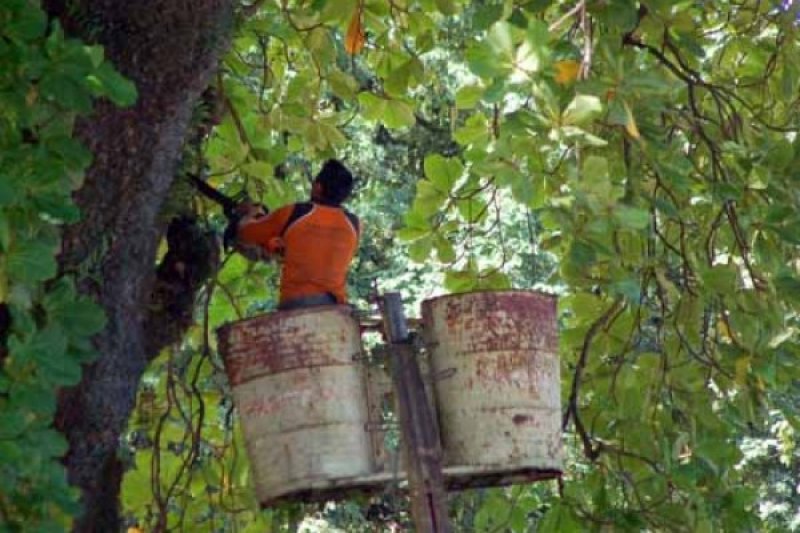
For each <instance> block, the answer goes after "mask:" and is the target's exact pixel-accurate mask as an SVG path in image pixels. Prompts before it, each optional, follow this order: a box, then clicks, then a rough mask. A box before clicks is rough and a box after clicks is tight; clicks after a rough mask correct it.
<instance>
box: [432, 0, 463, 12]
mask: <svg viewBox="0 0 800 533" xmlns="http://www.w3.org/2000/svg"><path fill="white" fill-rule="evenodd" d="M436 8H437V9H438V10H439V11H440V12H441V13H442V14H443V15H455V14H456V12H457V11H458V10H457V9H456V3H455V1H454V0H436Z"/></svg>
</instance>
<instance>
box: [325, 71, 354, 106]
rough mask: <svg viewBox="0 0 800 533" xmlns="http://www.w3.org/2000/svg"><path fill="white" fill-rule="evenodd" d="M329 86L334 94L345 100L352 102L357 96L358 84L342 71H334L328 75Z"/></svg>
mask: <svg viewBox="0 0 800 533" xmlns="http://www.w3.org/2000/svg"><path fill="white" fill-rule="evenodd" d="M328 84H329V85H330V87H331V90H332V91H333V93H334V94H335V95H336V96H338V97H339V98H342V99H343V100H352V99H353V98H355V96H356V90H357V89H358V82H357V81H356V80H355V78H353V77H352V76H350V75H349V74H345V73H344V72H342V71H341V70H333V71H331V72H330V73H329V74H328Z"/></svg>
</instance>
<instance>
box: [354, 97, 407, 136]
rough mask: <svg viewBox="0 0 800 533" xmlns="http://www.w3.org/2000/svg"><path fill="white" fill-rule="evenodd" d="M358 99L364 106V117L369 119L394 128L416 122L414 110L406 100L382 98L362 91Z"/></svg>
mask: <svg viewBox="0 0 800 533" xmlns="http://www.w3.org/2000/svg"><path fill="white" fill-rule="evenodd" d="M358 100H359V102H360V103H361V105H362V106H364V117H365V118H367V119H369V120H374V121H376V122H381V123H383V124H385V125H386V127H388V128H393V129H397V128H403V127H407V126H411V125H413V124H414V121H415V119H414V110H413V108H412V107H411V106H410V105H409V104H407V103H406V102H403V101H401V100H393V99H389V98H382V97H380V96H375V95H374V94H371V93H362V94H361V95H360V96H359V98H358Z"/></svg>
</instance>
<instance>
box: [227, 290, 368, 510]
mask: <svg viewBox="0 0 800 533" xmlns="http://www.w3.org/2000/svg"><path fill="white" fill-rule="evenodd" d="M218 335H219V346H220V352H221V353H222V355H223V359H224V362H225V369H226V371H227V373H228V378H229V381H230V384H231V387H232V389H233V398H234V402H235V405H236V407H237V409H238V411H239V418H240V420H241V424H242V430H243V434H244V438H245V442H246V447H247V450H248V455H249V456H250V462H251V465H252V471H253V478H254V480H255V490H256V495H257V497H258V499H259V501H260V502H261V504H262V505H263V506H268V505H272V504H275V503H277V502H279V501H287V500H294V501H297V500H301V501H311V500H319V499H328V498H331V499H334V498H335V497H336V496H338V495H340V494H339V493H341V492H342V491H343V490H344V489H358V488H359V486H360V485H363V484H364V479H365V476H368V475H369V474H370V473H371V472H372V451H371V447H370V441H369V435H368V433H367V432H366V431H365V425H366V422H367V407H366V406H367V402H366V398H365V382H364V376H363V369H362V366H361V364H360V362H359V361H358V360H359V356H360V354H361V338H360V333H359V328H358V323H357V322H356V320H355V319H354V318H353V316H352V313H351V310H350V308H349V307H347V306H335V305H334V306H323V307H314V308H308V309H298V310H294V311H282V312H277V313H270V314H267V315H262V316H258V317H255V318H250V319H246V320H241V321H238V322H234V323H231V324H227V325H225V326H223V327H222V328H220V330H219V331H218Z"/></svg>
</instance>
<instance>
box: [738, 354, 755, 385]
mask: <svg viewBox="0 0 800 533" xmlns="http://www.w3.org/2000/svg"><path fill="white" fill-rule="evenodd" d="M751 359H752V358H751V357H740V358H738V359H737V360H736V383H738V384H739V385H744V384H745V383H747V374H749V373H750V360H751Z"/></svg>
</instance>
